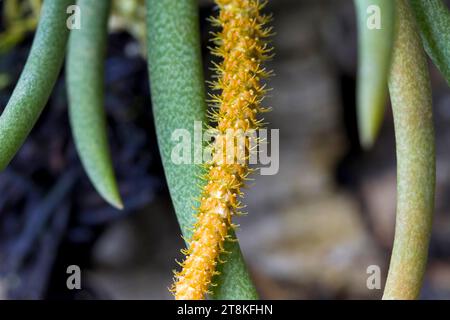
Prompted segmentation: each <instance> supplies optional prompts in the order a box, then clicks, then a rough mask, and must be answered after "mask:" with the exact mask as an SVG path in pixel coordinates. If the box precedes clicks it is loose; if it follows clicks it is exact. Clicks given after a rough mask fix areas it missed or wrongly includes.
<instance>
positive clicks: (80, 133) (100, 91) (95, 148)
mask: <svg viewBox="0 0 450 320" xmlns="http://www.w3.org/2000/svg"><path fill="white" fill-rule="evenodd" d="M77 5H78V6H79V8H80V9H81V13H82V20H81V23H82V24H81V28H80V29H74V30H72V32H71V34H70V37H69V48H68V55H67V72H66V75H67V88H68V97H69V114H70V124H71V127H72V133H73V137H74V140H75V145H76V147H77V150H78V154H79V155H80V158H81V161H82V163H83V166H84V168H85V170H86V172H87V174H88V176H89V178H90V179H91V181H92V183H93V185H94V186H95V188H96V189H97V191H98V192H99V193H100V194H101V195H102V196H103V198H104V199H105V200H106V201H108V202H109V203H110V204H112V205H113V206H115V207H117V208H122V206H123V205H122V200H121V198H120V195H119V192H118V188H117V182H116V178H115V175H114V170H113V166H112V161H111V155H110V151H109V145H108V139H107V130H106V119H105V111H104V58H105V50H106V43H107V34H108V16H109V10H110V5H111V1H110V0H97V1H92V0H78V2H77Z"/></svg>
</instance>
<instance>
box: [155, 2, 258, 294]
mask: <svg viewBox="0 0 450 320" xmlns="http://www.w3.org/2000/svg"><path fill="white" fill-rule="evenodd" d="M146 5H147V37H148V66H149V75H150V88H151V95H152V104H153V113H154V118H155V126H156V131H157V136H158V144H159V148H160V151H161V156H162V161H163V165H164V170H165V174H166V179H167V183H168V185H169V190H170V194H171V197H172V202H173V205H174V207H175V212H176V214H177V217H178V221H179V224H180V227H181V230H182V233H183V236H184V237H185V238H190V236H191V230H190V229H191V228H192V226H193V225H194V223H195V220H196V210H195V209H194V206H196V203H195V201H194V197H198V196H199V195H200V191H201V189H200V185H202V184H203V183H204V182H203V181H202V180H201V179H200V178H199V176H200V175H201V174H202V168H201V166H200V165H198V164H183V165H176V164H174V163H173V162H172V160H171V154H172V149H173V147H174V146H175V145H176V143H177V142H174V141H172V134H173V133H174V132H175V130H177V129H185V130H188V131H189V132H190V133H191V137H193V136H194V122H195V121H202V122H203V123H205V121H206V116H205V114H206V107H205V87H204V79H203V71H202V59H201V52H200V36H199V23H198V19H199V17H198V3H197V1H196V0H183V1H177V0H146ZM193 152H194V151H192V153H191V154H194V153H193ZM226 249H227V250H228V251H230V254H228V255H227V256H226V258H225V259H226V260H227V262H226V263H224V264H222V265H221V266H220V268H219V269H220V272H221V274H220V276H218V277H217V279H215V282H216V283H217V287H215V289H213V290H214V294H213V296H212V298H215V299H257V293H256V290H255V288H254V286H253V284H252V281H251V279H250V277H249V274H248V271H247V267H246V265H245V262H244V259H243V257H242V254H241V251H240V249H239V244H238V242H229V243H228V244H227V247H226Z"/></svg>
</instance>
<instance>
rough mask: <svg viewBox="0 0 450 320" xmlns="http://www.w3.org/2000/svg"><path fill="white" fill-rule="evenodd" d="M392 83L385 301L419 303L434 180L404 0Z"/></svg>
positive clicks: (428, 125) (421, 83)
mask: <svg viewBox="0 0 450 320" xmlns="http://www.w3.org/2000/svg"><path fill="white" fill-rule="evenodd" d="M396 3H397V18H398V20H397V27H396V28H397V31H396V39H395V45H394V53H393V58H392V67H391V73H390V79H389V91H390V95H391V101H392V109H393V116H394V124H395V138H396V148H397V220H396V226H395V239H394V246H393V250H392V256H391V262H390V267H389V274H388V278H387V281H386V287H385V290H384V296H383V299H416V298H418V297H419V294H420V289H421V287H422V281H423V276H424V273H425V268H426V262H427V256H428V245H429V241H430V235H431V223H432V217H433V211H434V192H435V180H436V160H435V141H434V127H433V111H432V100H431V84H430V78H429V73H428V65H427V61H426V56H425V52H424V50H423V47H422V41H421V39H420V36H419V31H418V30H417V27H416V23H415V21H414V16H413V13H412V11H411V9H410V6H409V3H408V2H407V1H406V0H397V1H396Z"/></svg>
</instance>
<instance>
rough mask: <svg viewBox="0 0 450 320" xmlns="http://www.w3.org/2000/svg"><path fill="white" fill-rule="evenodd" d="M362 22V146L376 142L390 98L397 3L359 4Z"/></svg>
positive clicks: (361, 0)
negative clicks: (389, 89)
mask: <svg viewBox="0 0 450 320" xmlns="http://www.w3.org/2000/svg"><path fill="white" fill-rule="evenodd" d="M355 6H356V15H357V22H358V43H359V49H358V82H357V114H358V129H359V137H360V141H361V145H362V146H363V147H364V148H370V147H371V146H372V145H373V143H374V142H375V140H376V138H377V135H378V132H379V130H380V127H381V124H382V122H383V116H384V110H385V108H386V98H387V80H388V74H389V67H390V63H391V52H392V45H393V41H394V26H395V14H394V12H395V1H393V0H355Z"/></svg>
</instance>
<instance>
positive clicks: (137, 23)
mask: <svg viewBox="0 0 450 320" xmlns="http://www.w3.org/2000/svg"><path fill="white" fill-rule="evenodd" d="M145 12H146V11H145V3H144V0H113V4H112V14H111V17H110V19H109V29H110V31H112V32H115V31H122V30H124V31H127V32H128V33H129V34H131V35H132V36H133V37H135V38H136V39H137V40H138V41H139V43H140V45H141V51H142V52H143V53H144V50H145V49H144V48H145V47H146V46H145V43H146V37H145V34H146V31H145Z"/></svg>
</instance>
